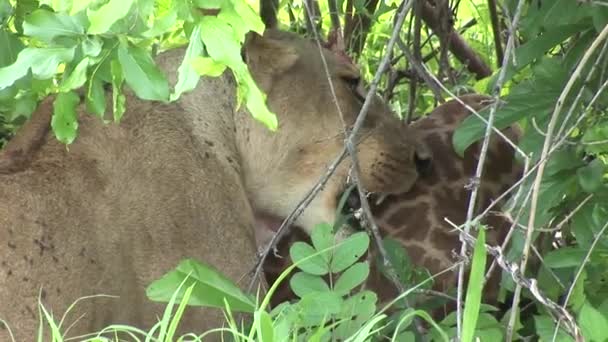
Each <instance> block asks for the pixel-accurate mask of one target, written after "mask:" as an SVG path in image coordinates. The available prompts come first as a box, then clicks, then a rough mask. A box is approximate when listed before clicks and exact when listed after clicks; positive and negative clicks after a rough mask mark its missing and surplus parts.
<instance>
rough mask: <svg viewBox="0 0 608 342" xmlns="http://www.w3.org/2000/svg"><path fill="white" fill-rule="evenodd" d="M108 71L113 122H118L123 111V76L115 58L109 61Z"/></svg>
mask: <svg viewBox="0 0 608 342" xmlns="http://www.w3.org/2000/svg"><path fill="white" fill-rule="evenodd" d="M110 72H111V73H112V113H113V115H114V122H120V119H121V118H122V115H123V114H124V112H125V101H126V99H125V95H124V94H123V93H122V84H123V82H124V77H123V74H122V68H121V66H120V63H119V62H118V61H117V60H115V59H114V60H112V62H110Z"/></svg>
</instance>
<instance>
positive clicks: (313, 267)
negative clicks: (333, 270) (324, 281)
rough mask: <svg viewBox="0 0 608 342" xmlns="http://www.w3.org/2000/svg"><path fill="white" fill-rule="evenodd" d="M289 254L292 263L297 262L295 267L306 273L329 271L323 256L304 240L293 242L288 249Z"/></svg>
mask: <svg viewBox="0 0 608 342" xmlns="http://www.w3.org/2000/svg"><path fill="white" fill-rule="evenodd" d="M289 255H290V256H291V260H293V262H294V264H297V267H298V268H299V269H301V270H302V271H304V272H306V273H310V274H314V275H325V274H327V272H328V271H329V270H328V268H327V262H326V261H325V260H324V259H323V257H322V256H321V255H320V254H318V253H317V251H316V250H315V249H314V248H313V247H312V246H311V245H309V244H307V243H305V242H301V241H298V242H296V243H294V244H293V245H292V246H291V248H290V249H289ZM313 255H314V256H313ZM311 256H312V257H311ZM306 258H307V259H306ZM304 259H306V260H304Z"/></svg>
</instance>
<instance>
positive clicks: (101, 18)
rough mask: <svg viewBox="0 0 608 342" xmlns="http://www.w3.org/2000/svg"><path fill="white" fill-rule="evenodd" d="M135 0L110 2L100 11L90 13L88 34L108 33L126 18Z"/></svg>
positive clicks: (111, 0)
mask: <svg viewBox="0 0 608 342" xmlns="http://www.w3.org/2000/svg"><path fill="white" fill-rule="evenodd" d="M133 2H134V0H110V1H108V2H107V3H106V4H104V5H103V6H101V7H100V8H99V9H97V10H95V11H91V12H89V20H90V22H91V24H90V25H89V29H88V30H87V33H89V34H102V33H106V32H107V31H108V30H109V29H110V27H111V26H112V24H114V23H115V22H117V21H118V20H120V19H122V18H124V17H125V16H126V15H127V13H129V9H131V6H132V5H133Z"/></svg>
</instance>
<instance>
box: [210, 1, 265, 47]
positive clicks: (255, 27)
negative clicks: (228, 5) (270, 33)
mask: <svg viewBox="0 0 608 342" xmlns="http://www.w3.org/2000/svg"><path fill="white" fill-rule="evenodd" d="M232 5H233V6H234V10H235V11H236V12H237V13H238V14H239V16H240V17H241V19H242V20H243V22H242V23H239V24H238V26H241V25H242V26H244V27H245V28H246V29H247V30H248V31H249V30H251V31H254V32H257V33H259V34H262V33H263V32H264V28H265V27H264V22H262V19H261V18H260V16H259V15H258V14H257V13H256V12H255V11H254V10H253V8H251V6H250V5H249V3H247V2H246V1H232ZM220 14H221V13H220ZM233 26H237V24H233ZM243 38H244V36H243ZM241 42H242V40H241Z"/></svg>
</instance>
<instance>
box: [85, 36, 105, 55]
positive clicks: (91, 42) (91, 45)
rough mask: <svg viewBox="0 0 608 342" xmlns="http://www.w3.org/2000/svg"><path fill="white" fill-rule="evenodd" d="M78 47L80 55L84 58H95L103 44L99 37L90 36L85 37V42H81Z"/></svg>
mask: <svg viewBox="0 0 608 342" xmlns="http://www.w3.org/2000/svg"><path fill="white" fill-rule="evenodd" d="M80 47H81V48H82V53H83V54H84V55H85V56H89V57H97V56H99V53H100V52H101V49H102V47H103V43H102V42H101V40H100V39H99V37H95V36H92V37H87V38H86V39H85V40H83V41H82V44H80Z"/></svg>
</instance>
